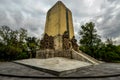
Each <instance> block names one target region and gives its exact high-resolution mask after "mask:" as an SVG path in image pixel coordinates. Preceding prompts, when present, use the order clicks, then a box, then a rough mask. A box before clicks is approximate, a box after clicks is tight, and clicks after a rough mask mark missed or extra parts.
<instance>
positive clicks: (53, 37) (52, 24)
mask: <svg viewBox="0 0 120 80" xmlns="http://www.w3.org/2000/svg"><path fill="white" fill-rule="evenodd" d="M36 57H37V58H52V57H65V58H70V59H77V60H81V61H85V62H90V63H93V64H98V63H99V62H98V61H97V60H95V59H94V58H92V57H90V56H88V55H86V54H85V53H83V52H81V51H80V50H79V47H78V45H77V40H76V39H75V36H74V28H73V21H72V12H71V11H70V10H69V9H68V8H67V7H66V6H65V5H64V4H63V3H62V2H61V1H58V2H57V3H56V4H55V5H54V6H53V7H52V8H51V9H49V11H48V12H47V16H46V24H45V31H44V36H43V38H42V40H41V50H39V51H37V53H36Z"/></svg>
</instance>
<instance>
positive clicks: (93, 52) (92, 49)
mask: <svg viewBox="0 0 120 80" xmlns="http://www.w3.org/2000/svg"><path fill="white" fill-rule="evenodd" d="M81 28H82V30H80V32H79V35H80V36H81V39H80V47H79V48H80V50H82V51H83V52H85V53H87V54H88V55H90V56H92V57H94V58H96V59H98V60H103V61H107V62H115V61H120V45H118V46H117V45H114V44H113V43H114V42H113V40H112V39H111V38H107V39H106V42H102V41H101V39H100V36H99V35H98V34H97V30H96V29H95V25H94V23H92V22H90V23H86V24H85V25H82V26H81Z"/></svg>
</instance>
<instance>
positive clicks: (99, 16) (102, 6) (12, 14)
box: [0, 0, 120, 40]
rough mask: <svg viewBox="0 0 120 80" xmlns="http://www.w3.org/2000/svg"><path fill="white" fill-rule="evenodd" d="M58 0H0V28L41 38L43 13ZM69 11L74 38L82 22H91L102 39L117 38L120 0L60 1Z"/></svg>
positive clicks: (119, 27)
mask: <svg viewBox="0 0 120 80" xmlns="http://www.w3.org/2000/svg"><path fill="white" fill-rule="evenodd" d="M56 2H57V0H0V26H2V25H8V26H10V27H11V28H12V29H19V28H20V27H23V28H25V29H27V30H28V33H29V35H30V36H36V37H41V34H42V33H43V32H44V26H45V19H46V13H47V11H48V9H50V8H51V7H52V6H53V5H54V4H55V3H56ZM62 2H63V3H64V4H65V5H66V6H67V7H68V8H69V9H70V10H71V11H72V14H73V16H72V17H73V23H74V31H75V36H76V38H77V39H78V40H79V39H80V36H79V35H78V34H77V33H78V31H79V30H80V29H81V28H80V26H81V25H83V24H84V23H85V22H88V21H93V22H95V24H96V28H97V31H98V33H100V35H101V37H102V39H104V38H105V37H113V38H114V39H116V38H117V39H116V40H120V39H118V38H119V37H120V36H119V35H120V31H119V30H120V5H119V4H120V1H119V0H75V1H73V0H62Z"/></svg>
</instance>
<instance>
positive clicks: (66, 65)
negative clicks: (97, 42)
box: [15, 57, 92, 76]
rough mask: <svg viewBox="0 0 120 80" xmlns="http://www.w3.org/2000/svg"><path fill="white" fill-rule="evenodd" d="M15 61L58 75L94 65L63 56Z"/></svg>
mask: <svg viewBox="0 0 120 80" xmlns="http://www.w3.org/2000/svg"><path fill="white" fill-rule="evenodd" d="M15 62H17V63H20V64H23V65H26V66H30V67H34V68H36V69H38V70H41V71H45V72H48V73H51V74H55V75H58V76H61V75H64V74H68V73H72V72H76V71H77V70H78V69H80V68H81V67H86V66H90V65H92V64H90V63H87V62H83V61H78V60H73V59H68V58H62V57H54V58H47V59H24V60H19V61H15Z"/></svg>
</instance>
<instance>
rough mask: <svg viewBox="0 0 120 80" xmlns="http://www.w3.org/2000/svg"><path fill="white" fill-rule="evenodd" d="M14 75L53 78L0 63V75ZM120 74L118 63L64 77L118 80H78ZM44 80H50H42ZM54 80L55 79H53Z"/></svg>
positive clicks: (116, 79) (7, 79)
mask: <svg viewBox="0 0 120 80" xmlns="http://www.w3.org/2000/svg"><path fill="white" fill-rule="evenodd" d="M1 73H3V74H15V75H24V76H42V77H55V76H54V75H52V74H48V73H44V72H41V71H37V70H35V69H32V68H29V67H26V66H22V65H19V64H15V63H12V62H5V63H0V74H1ZM118 73H120V63H119V64H116V63H104V64H100V65H95V66H91V67H87V68H83V69H81V70H79V71H77V72H75V73H72V74H67V75H64V76H65V77H77V78H76V79H69V80H120V76H119V77H109V78H91V79H90V78H89V79H79V78H78V77H81V76H100V75H111V74H118ZM0 80H43V79H32V78H28V79H27V78H14V77H2V76H0ZM44 80H50V79H49V78H48V79H44ZM51 80H53V79H51ZM54 80H55V79H54ZM56 80H68V79H56Z"/></svg>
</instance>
